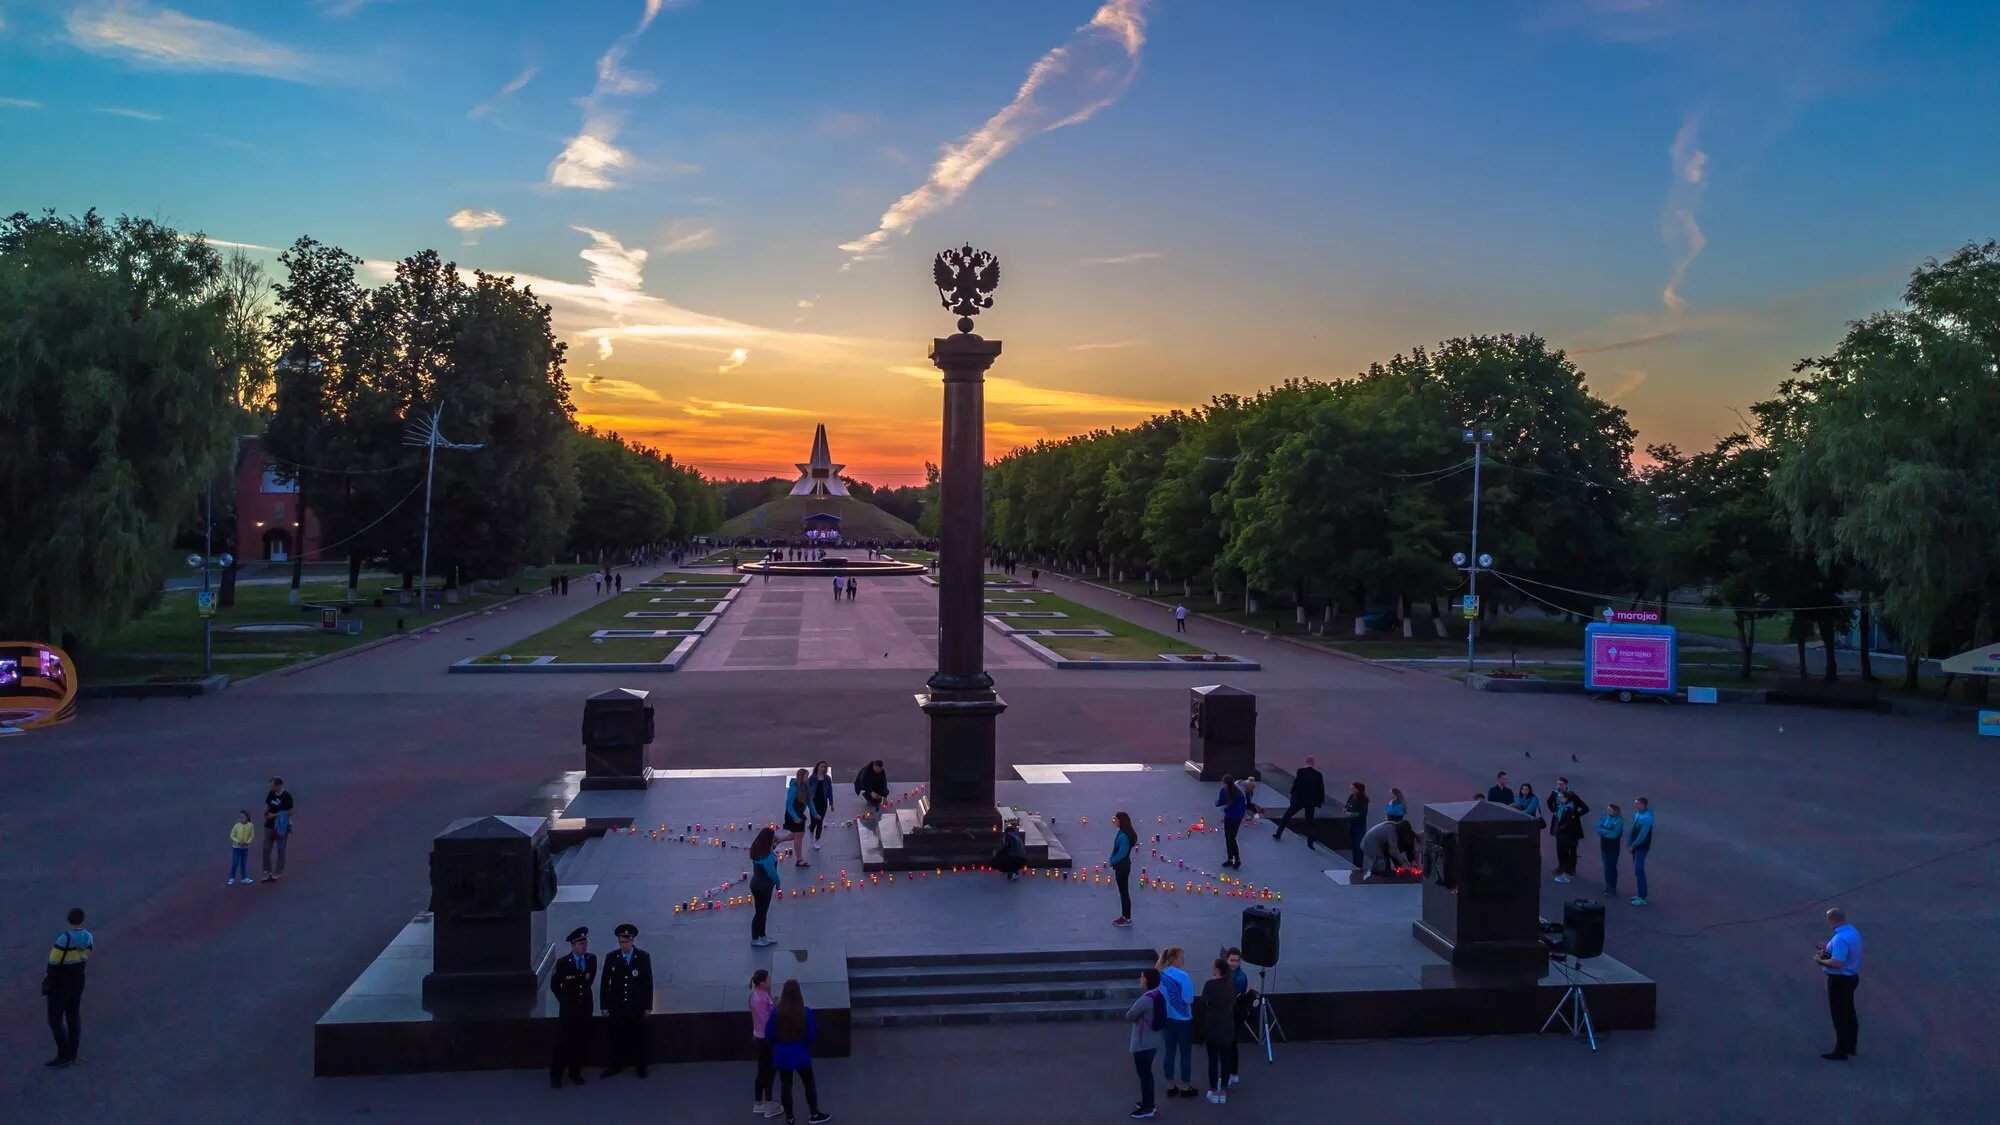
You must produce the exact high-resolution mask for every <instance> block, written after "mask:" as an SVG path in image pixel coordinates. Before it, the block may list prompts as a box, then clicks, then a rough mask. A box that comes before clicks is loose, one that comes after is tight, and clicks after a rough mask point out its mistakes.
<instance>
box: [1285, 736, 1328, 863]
mask: <svg viewBox="0 0 2000 1125" xmlns="http://www.w3.org/2000/svg"><path fill="white" fill-rule="evenodd" d="M1324 804H1326V778H1325V777H1324V776H1323V775H1322V774H1321V773H1320V772H1319V770H1318V768H1317V767H1316V766H1314V764H1313V760H1312V759H1311V758H1307V759H1306V764H1305V765H1303V766H1300V767H1299V772H1298V773H1297V774H1295V775H1293V777H1292V796H1291V800H1289V801H1287V802H1285V815H1283V816H1281V817H1279V818H1278V830H1277V831H1276V832H1273V833H1271V839H1273V840H1282V839H1284V838H1285V829H1286V828H1287V827H1289V826H1290V825H1291V823H1292V817H1294V816H1297V815H1298V814H1299V813H1304V814H1306V831H1305V836H1306V848H1307V850H1309V851H1318V850H1319V844H1318V843H1317V842H1316V841H1314V840H1313V816H1314V814H1315V813H1317V812H1318V811H1319V807H1320V806H1321V805H1324Z"/></svg>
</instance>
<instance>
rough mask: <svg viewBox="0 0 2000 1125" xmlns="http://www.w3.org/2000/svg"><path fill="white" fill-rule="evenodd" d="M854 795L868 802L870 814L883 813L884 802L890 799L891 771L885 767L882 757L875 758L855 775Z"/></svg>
mask: <svg viewBox="0 0 2000 1125" xmlns="http://www.w3.org/2000/svg"><path fill="white" fill-rule="evenodd" d="M854 795H855V796H857V797H859V798H861V799H862V800H863V801H866V802H867V803H868V813H869V815H870V816H879V815H881V812H882V802H884V801H886V800H888V799H889V771H888V770H886V769H884V768H883V766H882V759H880V758H877V759H875V760H874V761H872V762H870V763H868V764H867V765H865V766H863V767H861V772H860V773H857V774H855V775H854Z"/></svg>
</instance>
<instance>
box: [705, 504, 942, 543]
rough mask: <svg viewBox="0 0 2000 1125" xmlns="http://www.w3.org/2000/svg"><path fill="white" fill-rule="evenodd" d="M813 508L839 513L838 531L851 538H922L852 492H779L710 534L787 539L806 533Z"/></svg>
mask: <svg viewBox="0 0 2000 1125" xmlns="http://www.w3.org/2000/svg"><path fill="white" fill-rule="evenodd" d="M814 512H830V513H832V514H833V515H836V516H839V517H840V534H841V536H842V537H843V538H846V539H850V540H857V541H859V540H867V539H920V538H922V536H920V535H918V534H917V529H916V528H914V527H911V526H910V525H909V524H907V523H905V522H903V521H902V520H899V519H897V518H896V517H895V516H892V515H890V514H889V513H887V512H885V511H883V510H882V509H880V508H877V507H876V506H875V505H873V504H866V503H863V502H862V501H860V500H856V499H855V498H854V497H852V496H832V497H827V498H824V499H821V498H816V497H812V496H781V497H779V498H778V499H776V500H772V501H770V502H769V503H765V504H759V505H757V506H756V507H754V508H752V509H750V510H749V511H747V512H745V513H743V514H742V515H740V516H737V517H736V518H735V519H732V520H729V521H728V522H727V523H724V524H723V525H722V526H721V527H719V528H717V529H715V531H713V532H711V533H710V535H711V537H713V538H716V539H790V538H793V537H795V536H803V535H804V534H805V530H806V524H805V519H806V517H807V516H809V515H811V514H813V513H814Z"/></svg>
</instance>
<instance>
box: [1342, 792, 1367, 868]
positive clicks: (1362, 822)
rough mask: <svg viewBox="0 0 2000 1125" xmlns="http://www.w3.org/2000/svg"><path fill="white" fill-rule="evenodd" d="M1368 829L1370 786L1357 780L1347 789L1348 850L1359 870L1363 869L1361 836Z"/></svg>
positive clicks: (1365, 833) (1355, 866)
mask: <svg viewBox="0 0 2000 1125" xmlns="http://www.w3.org/2000/svg"><path fill="white" fill-rule="evenodd" d="M1367 830H1368V787H1367V786H1366V785H1363V784H1361V783H1360V782H1358V781H1356V782H1354V783H1353V787H1352V788H1351V789H1349V790H1348V791H1347V850H1348V852H1349V856H1348V858H1350V859H1352V860H1353V861H1354V868H1355V870H1357V871H1358V870H1360V869H1361V837H1363V836H1365V835H1367V834H1368V831H1367Z"/></svg>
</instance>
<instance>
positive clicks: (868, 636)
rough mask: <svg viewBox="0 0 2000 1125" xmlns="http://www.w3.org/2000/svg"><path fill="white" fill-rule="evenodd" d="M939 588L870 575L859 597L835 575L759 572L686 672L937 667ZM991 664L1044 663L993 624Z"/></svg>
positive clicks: (1034, 665) (994, 666)
mask: <svg viewBox="0 0 2000 1125" xmlns="http://www.w3.org/2000/svg"><path fill="white" fill-rule="evenodd" d="M937 628H938V618H937V589H936V588H935V587H933V586H929V585H927V584H925V583H924V581H923V580H922V579H920V578H870V579H868V580H867V581H865V582H863V583H862V584H861V587H860V591H859V593H858V595H857V596H856V597H855V599H854V600H853V601H847V600H845V599H843V600H841V601H835V600H834V597H833V583H832V581H831V580H822V579H819V578H772V579H770V580H768V581H766V580H762V579H757V580H753V581H752V582H751V583H750V585H748V586H745V587H744V588H743V592H742V593H740V594H738V595H737V596H736V604H735V605H734V606H733V607H731V608H730V610H729V612H728V613H725V614H723V616H722V619H721V620H720V621H718V622H717V623H716V626H715V628H713V629H711V630H709V634H708V636H706V637H704V638H702V642H701V644H700V645H698V646H696V648H695V650H694V657H693V659H691V660H689V661H688V663H687V665H686V666H685V667H684V668H683V669H682V670H683V671H684V672H747V671H778V670H791V669H799V670H809V671H832V670H856V669H868V668H913V669H934V668H936V667H937ZM986 667H987V668H988V669H989V670H997V669H1005V668H1040V667H1043V665H1042V664H1041V662H1040V661H1038V660H1036V659H1035V658H1034V657H1033V656H1032V655H1030V654H1029V653H1028V651H1027V650H1026V649H1024V648H1022V647H1021V646H1020V645H1018V644H1015V643H1014V642H1012V641H1010V640H1007V639H1006V638H1005V637H1002V636H1000V635H999V634H997V633H994V632H991V631H990V630H989V631H988V633H987V636H986Z"/></svg>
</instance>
